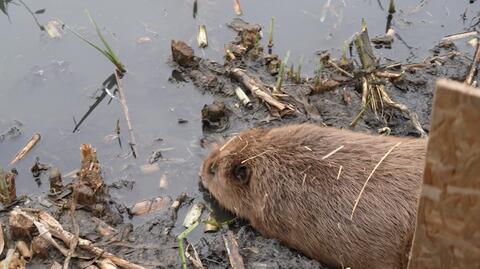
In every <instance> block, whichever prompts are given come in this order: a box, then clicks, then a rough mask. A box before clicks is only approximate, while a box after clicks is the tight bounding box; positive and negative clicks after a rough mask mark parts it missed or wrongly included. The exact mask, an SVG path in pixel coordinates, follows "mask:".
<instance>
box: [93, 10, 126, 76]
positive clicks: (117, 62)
mask: <svg viewBox="0 0 480 269" xmlns="http://www.w3.org/2000/svg"><path fill="white" fill-rule="evenodd" d="M85 13H86V14H87V17H88V19H89V20H90V23H91V24H92V25H93V27H95V30H96V31H97V34H98V37H100V40H101V41H102V43H103V45H104V46H105V48H106V51H105V52H106V54H108V55H110V57H108V58H109V59H110V61H111V62H112V63H113V64H114V65H115V66H117V68H118V69H119V70H120V71H122V72H124V71H125V67H124V66H123V64H122V63H121V62H120V59H119V58H118V57H117V55H116V54H115V52H113V49H112V47H110V45H109V44H108V42H107V40H106V39H105V37H104V36H103V34H102V32H101V31H100V28H99V27H98V25H97V23H96V22H95V20H94V19H93V18H92V16H91V15H90V12H89V11H88V10H85Z"/></svg>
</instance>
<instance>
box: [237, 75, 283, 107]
mask: <svg viewBox="0 0 480 269" xmlns="http://www.w3.org/2000/svg"><path fill="white" fill-rule="evenodd" d="M230 74H231V75H232V77H233V78H234V79H236V80H237V81H238V82H240V83H242V84H243V86H245V88H247V89H248V90H249V91H250V92H251V93H252V94H253V95H255V96H257V97H258V98H260V99H262V100H263V101H265V102H267V103H268V104H270V105H272V106H274V107H276V108H278V109H279V110H284V109H286V108H289V109H291V108H290V107H288V106H287V105H285V104H283V103H282V102H280V101H278V100H277V99H275V98H274V97H272V96H271V95H270V94H268V93H266V92H265V91H263V90H262V89H261V88H260V86H259V85H258V84H257V83H256V82H255V81H254V80H253V79H252V78H251V77H249V76H248V75H247V74H246V73H245V71H244V70H242V69H240V68H233V69H232V70H231V71H230Z"/></svg>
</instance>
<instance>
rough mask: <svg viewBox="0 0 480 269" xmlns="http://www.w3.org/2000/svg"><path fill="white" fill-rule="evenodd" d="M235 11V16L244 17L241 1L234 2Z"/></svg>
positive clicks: (235, 0)
mask: <svg viewBox="0 0 480 269" xmlns="http://www.w3.org/2000/svg"><path fill="white" fill-rule="evenodd" d="M233 9H234V10H235V14H236V15H237V16H240V15H242V8H241V7H240V0H234V1H233Z"/></svg>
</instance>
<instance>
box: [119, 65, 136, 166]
mask: <svg viewBox="0 0 480 269" xmlns="http://www.w3.org/2000/svg"><path fill="white" fill-rule="evenodd" d="M115 79H116V81H117V89H118V99H120V104H121V105H122V110H123V114H124V116H125V121H126V122H127V128H128V134H129V135H130V141H129V142H128V144H129V145H130V149H131V150H132V154H133V158H135V159H136V158H137V151H136V146H137V142H136V140H135V134H134V133H133V127H132V121H131V120H130V114H129V113H128V106H127V100H126V99H125V93H124V92H123V87H122V80H121V74H119V71H118V70H115Z"/></svg>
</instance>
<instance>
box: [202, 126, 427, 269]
mask: <svg viewBox="0 0 480 269" xmlns="http://www.w3.org/2000/svg"><path fill="white" fill-rule="evenodd" d="M425 151H426V141H425V140H423V139H414V138H399V137H389V136H373V135H368V134H361V133H356V132H352V131H346V130H338V129H334V128H329V127H319V126H315V125H311V124H300V125H289V126H284V127H279V128H273V129H251V130H247V131H244V132H242V133H240V134H238V135H237V136H234V137H233V138H231V140H229V141H228V142H227V143H225V144H224V145H223V146H222V147H218V146H217V147H216V148H215V149H214V150H213V151H212V152H211V153H210V155H209V156H208V157H207V158H206V160H205V161H204V163H203V165H202V169H201V172H200V173H201V180H202V184H203V185H204V186H205V187H206V188H207V189H208V190H209V191H210V192H211V194H212V195H213V196H214V197H215V199H216V200H218V202H219V203H220V204H221V205H222V206H224V207H225V208H226V209H228V210H230V211H232V212H234V213H235V214H236V215H237V216H239V217H241V218H245V219H247V220H249V221H250V223H251V225H252V226H253V227H254V228H255V229H257V230H258V231H259V232H260V233H261V234H263V235H264V236H266V237H269V238H276V239H279V240H280V241H282V242H283V243H285V244H286V245H288V246H290V247H293V248H295V249H297V250H300V251H302V252H303V253H305V254H306V255H307V256H310V257H312V258H314V259H316V260H318V261H320V262H322V263H324V264H326V265H328V266H329V267H332V268H345V267H351V268H353V269H357V268H382V269H386V268H404V267H405V266H406V263H407V260H408V253H409V249H410V245H411V240H412V237H413V233H414V229H415V218H416V211H417V200H418V198H419V195H420V188H421V183H422V174H423V167H424V158H425ZM382 158H384V159H383V161H382V162H381V163H380V164H379V165H378V163H379V162H380V160H382ZM377 165H378V167H377V169H376V170H375V171H374V172H373V175H372V176H371V177H370V179H369V181H368V182H367V183H366V184H365V182H366V181H367V178H369V175H370V174H371V173H372V170H373V169H374V168H375V167H376V166H377ZM364 186H365V188H364V190H363V192H362V194H361V195H360V193H361V190H362V188H363V187H364ZM358 197H360V198H359V200H358V204H357V206H356V207H355V210H353V208H354V205H355V203H356V200H357V198H358ZM352 211H354V212H353V214H352Z"/></svg>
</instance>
